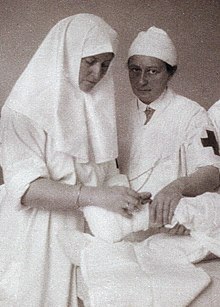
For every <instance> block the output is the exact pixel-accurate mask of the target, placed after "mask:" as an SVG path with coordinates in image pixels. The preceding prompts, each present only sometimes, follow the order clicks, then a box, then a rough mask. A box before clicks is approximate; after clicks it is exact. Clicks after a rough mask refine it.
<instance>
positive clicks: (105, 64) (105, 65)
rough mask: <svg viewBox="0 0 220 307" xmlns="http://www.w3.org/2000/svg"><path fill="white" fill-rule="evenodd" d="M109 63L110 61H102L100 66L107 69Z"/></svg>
mask: <svg viewBox="0 0 220 307" xmlns="http://www.w3.org/2000/svg"><path fill="white" fill-rule="evenodd" d="M109 65H110V62H104V63H102V68H105V69H108V68H109Z"/></svg>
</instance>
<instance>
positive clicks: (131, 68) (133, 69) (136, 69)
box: [129, 67, 141, 73]
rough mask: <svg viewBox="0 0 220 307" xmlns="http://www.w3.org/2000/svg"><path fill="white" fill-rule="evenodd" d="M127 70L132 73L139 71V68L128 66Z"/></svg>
mask: <svg viewBox="0 0 220 307" xmlns="http://www.w3.org/2000/svg"><path fill="white" fill-rule="evenodd" d="M129 71H131V72H133V73H138V72H140V71H141V70H140V68H137V67H130V68H129Z"/></svg>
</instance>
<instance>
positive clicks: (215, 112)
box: [208, 100, 220, 146]
mask: <svg viewBox="0 0 220 307" xmlns="http://www.w3.org/2000/svg"><path fill="white" fill-rule="evenodd" d="M208 115H209V118H210V120H211V122H212V124H213V126H214V128H215V131H216V136H217V141H218V144H219V146H220V100H219V101H217V102H216V103H215V104H214V105H213V106H212V107H211V108H210V109H209V110H208Z"/></svg>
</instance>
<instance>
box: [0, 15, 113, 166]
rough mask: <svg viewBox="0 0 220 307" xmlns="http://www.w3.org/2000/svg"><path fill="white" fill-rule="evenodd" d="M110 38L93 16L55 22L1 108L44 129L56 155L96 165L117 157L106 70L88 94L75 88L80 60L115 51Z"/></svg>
mask: <svg viewBox="0 0 220 307" xmlns="http://www.w3.org/2000/svg"><path fill="white" fill-rule="evenodd" d="M116 37H117V34H116V32H115V31H114V30H113V29H112V28H111V27H110V26H109V25H108V24H107V23H105V22H104V21H103V20H102V19H101V18H99V17H97V16H95V15H91V14H78V15H75V16H70V17H67V18H65V19H63V20H61V21H60V22H59V23H58V24H56V25H55V26H54V27H53V28H52V29H51V31H50V32H49V33H48V35H47V36H46V38H45V39H44V41H43V42H42V44H41V45H40V47H39V48H38V50H37V52H36V53H35V55H34V56H33V58H32V59H31V61H30V63H29V64H28V66H27V68H26V69H25V71H24V72H23V74H22V75H21V76H20V78H19V79H18V81H17V83H16V84H15V86H14V88H13V89H12V92H11V94H10V95H9V97H8V99H7V101H6V104H5V105H6V106H7V107H9V108H11V109H13V110H15V111H17V112H19V113H22V114H24V115H25V116H27V117H28V118H30V119H31V120H32V121H33V122H35V123H36V124H37V125H38V127H41V128H42V129H44V130H45V132H46V133H47V134H48V135H49V136H50V137H51V138H52V139H53V140H54V144H55V150H56V151H60V152H65V153H67V154H69V155H71V156H73V157H75V158H76V159H77V161H79V162H82V163H86V162H88V161H95V162H96V163H102V162H106V161H109V160H112V159H115V158H116V157H117V155H118V148H117V133H116V117H115V99H114V86H113V78H112V73H111V68H110V69H109V70H108V72H107V73H106V75H105V76H104V77H103V79H102V80H101V81H100V82H99V83H98V84H97V85H96V86H95V87H94V89H92V91H91V92H89V93H84V92H82V91H81V90H80V88H79V70H80V62H81V58H82V57H85V56H90V55H94V54H100V53H105V52H113V53H115V48H116V45H117V38H116Z"/></svg>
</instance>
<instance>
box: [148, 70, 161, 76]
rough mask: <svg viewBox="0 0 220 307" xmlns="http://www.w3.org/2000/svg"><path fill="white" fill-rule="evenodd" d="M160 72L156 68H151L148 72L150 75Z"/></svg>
mask: <svg viewBox="0 0 220 307" xmlns="http://www.w3.org/2000/svg"><path fill="white" fill-rule="evenodd" d="M158 73H159V71H158V70H156V69H150V70H148V74H150V75H156V74H158Z"/></svg>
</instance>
